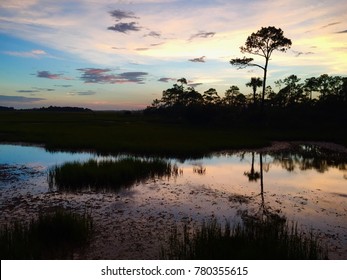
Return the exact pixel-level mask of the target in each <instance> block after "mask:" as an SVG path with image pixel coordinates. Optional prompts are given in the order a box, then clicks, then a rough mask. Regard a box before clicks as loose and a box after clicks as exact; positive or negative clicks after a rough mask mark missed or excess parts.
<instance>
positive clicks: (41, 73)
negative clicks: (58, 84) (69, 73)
mask: <svg viewBox="0 0 347 280" xmlns="http://www.w3.org/2000/svg"><path fill="white" fill-rule="evenodd" d="M36 77H38V78H46V79H51V80H71V79H70V78H67V77H63V74H52V73H50V72H49V71H37V74H36Z"/></svg>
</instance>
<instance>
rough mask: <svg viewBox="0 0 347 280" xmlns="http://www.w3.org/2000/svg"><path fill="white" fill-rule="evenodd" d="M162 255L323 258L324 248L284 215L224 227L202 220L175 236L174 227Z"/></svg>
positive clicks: (205, 257) (176, 233)
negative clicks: (289, 221)
mask: <svg viewBox="0 0 347 280" xmlns="http://www.w3.org/2000/svg"><path fill="white" fill-rule="evenodd" d="M161 257H162V258H163V259H206V260H209V259H212V260H219V259H241V260H244V259H256V260H268V259H274V260H287V259H300V260H301V259H327V257H328V255H327V250H326V249H325V248H324V247H323V246H321V244H320V243H319V242H318V240H317V238H316V237H315V236H314V235H313V234H309V235H308V236H306V235H305V234H303V233H300V232H299V231H298V229H297V227H296V226H294V225H293V226H288V224H287V223H286V222H285V220H284V219H279V218H277V219H268V220H265V221H260V220H257V219H250V220H248V221H247V222H245V223H244V225H243V226H241V225H238V226H236V227H234V228H231V227H230V225H229V224H226V225H225V228H224V230H223V229H222V226H221V225H220V224H219V223H217V221H216V220H212V221H210V222H209V223H207V224H206V223H203V224H202V226H201V228H200V229H196V230H195V231H194V233H193V234H191V233H189V230H188V229H187V227H184V230H183V235H182V236H179V235H178V232H177V229H175V230H174V231H173V233H172V235H171V236H170V241H169V248H168V249H162V252H161Z"/></svg>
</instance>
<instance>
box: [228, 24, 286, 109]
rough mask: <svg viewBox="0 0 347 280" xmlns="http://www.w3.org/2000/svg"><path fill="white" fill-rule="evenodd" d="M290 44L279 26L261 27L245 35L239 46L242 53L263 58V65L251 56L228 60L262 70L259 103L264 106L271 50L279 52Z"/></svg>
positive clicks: (241, 66)
mask: <svg viewBox="0 0 347 280" xmlns="http://www.w3.org/2000/svg"><path fill="white" fill-rule="evenodd" d="M291 45H292V41H291V40H290V39H288V38H286V37H284V35H283V31H282V29H281V28H276V27H274V26H269V27H262V28H261V29H260V30H258V31H257V32H256V33H252V34H251V35H250V36H248V37H247V40H246V42H245V45H244V46H241V47H240V49H241V52H242V53H248V54H251V55H258V56H261V57H263V58H265V64H264V66H262V65H260V64H256V63H253V60H254V59H253V58H247V57H243V58H235V59H232V60H230V64H231V65H234V66H237V67H239V69H240V68H245V67H248V66H256V67H259V68H261V69H263V71H264V77H263V91H262V97H261V105H262V107H263V106H264V99H265V89H266V78H267V68H268V63H269V60H270V57H271V55H272V53H273V51H275V50H277V51H280V52H285V51H286V50H287V49H289V48H290V47H291Z"/></svg>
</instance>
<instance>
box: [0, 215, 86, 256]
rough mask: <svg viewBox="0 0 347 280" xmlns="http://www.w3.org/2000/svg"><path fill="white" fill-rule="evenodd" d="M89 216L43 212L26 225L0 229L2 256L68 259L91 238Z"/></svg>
mask: <svg viewBox="0 0 347 280" xmlns="http://www.w3.org/2000/svg"><path fill="white" fill-rule="evenodd" d="M92 229H93V222H92V219H91V217H90V216H89V215H87V214H85V215H79V214H76V213H72V212H70V211H65V210H56V211H54V212H53V213H48V214H43V215H40V216H39V217H38V219H36V220H32V221H31V222H30V223H28V224H24V223H19V222H16V223H14V224H12V225H5V226H4V227H2V228H0V257H1V259H71V258H72V257H73V253H74V252H76V251H77V250H78V249H82V248H83V247H85V246H86V245H87V244H88V243H89V240H90V237H91V234H92Z"/></svg>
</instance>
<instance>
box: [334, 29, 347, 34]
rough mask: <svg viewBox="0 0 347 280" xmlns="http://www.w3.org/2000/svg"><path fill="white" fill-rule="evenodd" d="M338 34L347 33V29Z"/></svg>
mask: <svg viewBox="0 0 347 280" xmlns="http://www.w3.org/2000/svg"><path fill="white" fill-rule="evenodd" d="M336 33H338V34H342V33H347V29H346V30H342V31H339V32H336Z"/></svg>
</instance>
